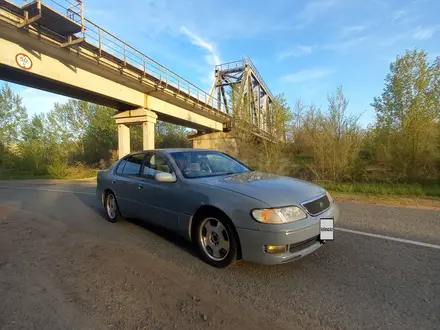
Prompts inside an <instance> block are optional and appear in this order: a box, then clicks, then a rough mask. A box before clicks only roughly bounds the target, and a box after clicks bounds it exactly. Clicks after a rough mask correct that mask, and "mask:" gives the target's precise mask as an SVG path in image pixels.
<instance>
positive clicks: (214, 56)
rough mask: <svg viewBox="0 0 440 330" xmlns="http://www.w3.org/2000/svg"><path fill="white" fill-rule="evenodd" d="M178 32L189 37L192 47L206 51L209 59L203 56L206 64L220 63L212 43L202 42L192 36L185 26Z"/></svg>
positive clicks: (200, 39) (195, 36) (194, 35)
mask: <svg viewBox="0 0 440 330" xmlns="http://www.w3.org/2000/svg"><path fill="white" fill-rule="evenodd" d="M180 32H181V33H183V34H185V35H186V36H187V37H189V39H190V40H191V43H192V44H193V45H196V46H198V47H200V48H202V49H204V50H206V51H208V53H209V55H210V57H206V56H205V60H206V61H207V62H208V64H210V65H212V64H215V65H219V64H220V63H221V61H220V55H219V54H218V52H217V51H216V49H215V46H214V44H213V43H211V42H209V41H206V40H203V39H202V38H200V37H199V36H198V35H196V34H194V33H193V32H191V31H190V30H188V29H187V28H186V27H185V26H182V27H181V28H180Z"/></svg>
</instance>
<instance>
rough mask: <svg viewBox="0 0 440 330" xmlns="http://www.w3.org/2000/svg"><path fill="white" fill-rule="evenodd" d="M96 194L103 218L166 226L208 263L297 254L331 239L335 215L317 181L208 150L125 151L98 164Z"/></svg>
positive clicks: (286, 258) (276, 259) (279, 259)
mask: <svg viewBox="0 0 440 330" xmlns="http://www.w3.org/2000/svg"><path fill="white" fill-rule="evenodd" d="M96 194H97V197H98V199H99V201H100V202H101V203H102V205H103V206H104V208H105V210H106V215H107V218H108V220H109V221H111V222H115V221H117V220H119V219H122V218H139V219H142V220H144V221H148V222H151V223H153V224H156V225H159V226H162V227H165V228H168V229H170V230H173V231H175V232H177V233H179V234H180V235H182V236H183V237H185V238H186V239H188V240H190V241H192V242H194V243H195V245H196V246H197V247H198V250H199V251H200V255H201V258H202V259H203V260H205V261H206V262H207V263H209V264H211V265H213V266H215V267H226V266H229V265H230V264H232V263H233V262H234V261H235V260H238V259H243V260H246V261H251V262H256V263H262V264H280V263H285V262H290V261H293V260H297V259H299V258H301V257H304V256H306V255H308V254H310V253H312V252H314V251H315V250H317V249H318V248H320V247H321V246H322V245H323V244H324V243H325V242H326V241H328V240H332V239H333V224H334V223H335V222H336V221H337V220H338V218H339V209H338V207H337V204H336V203H335V201H334V200H333V199H332V197H331V196H330V195H329V194H328V192H326V191H325V190H324V189H323V188H321V187H319V186H316V185H314V184H311V183H309V182H305V181H301V180H297V179H294V178H290V177H283V176H278V175H274V174H268V173H262V172H258V171H253V170H252V169H250V168H248V167H247V166H245V165H243V164H242V163H240V162H239V161H237V160H236V159H234V158H232V157H230V156H228V155H226V154H224V153H221V152H218V151H213V150H202V149H161V150H151V151H141V152H136V153H132V154H130V155H127V156H125V157H123V158H121V159H120V160H119V161H117V162H116V163H115V164H113V165H112V166H111V167H110V168H109V169H107V170H104V171H99V172H98V175H97V190H96Z"/></svg>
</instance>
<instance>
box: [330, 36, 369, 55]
mask: <svg viewBox="0 0 440 330" xmlns="http://www.w3.org/2000/svg"><path fill="white" fill-rule="evenodd" d="M368 39H369V37H367V36H364V37H359V38H353V39H348V40H344V41H338V42H332V43H328V44H325V45H323V46H322V48H323V49H325V50H333V51H338V52H343V53H345V52H349V51H353V50H356V47H357V46H359V45H361V44H362V43H364V42H365V41H367V40H368Z"/></svg>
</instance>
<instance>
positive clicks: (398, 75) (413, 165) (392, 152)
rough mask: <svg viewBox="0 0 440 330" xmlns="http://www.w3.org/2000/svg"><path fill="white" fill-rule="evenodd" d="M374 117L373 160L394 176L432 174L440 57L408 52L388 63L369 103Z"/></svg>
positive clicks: (439, 101) (409, 177) (439, 103)
mask: <svg viewBox="0 0 440 330" xmlns="http://www.w3.org/2000/svg"><path fill="white" fill-rule="evenodd" d="M372 106H373V107H374V110H375V112H376V117H377V125H376V137H377V140H376V145H377V150H376V154H377V161H378V162H379V163H380V164H383V165H384V166H387V167H389V168H390V169H391V170H392V171H393V172H394V173H395V177H396V180H415V179H417V178H420V177H422V176H426V175H428V176H429V175H434V174H435V173H434V172H435V162H436V160H437V159H438V138H439V134H438V133H439V127H438V120H439V111H440V57H437V59H436V60H435V61H434V63H432V64H430V63H428V54H427V53H426V52H425V51H423V50H422V51H419V50H417V49H414V50H412V51H410V50H407V51H406V52H405V54H404V55H403V56H397V58H396V61H395V62H394V63H392V64H391V65H390V72H389V73H388V75H387V77H386V79H385V88H384V90H383V93H382V95H381V96H380V97H376V98H374V102H373V103H372Z"/></svg>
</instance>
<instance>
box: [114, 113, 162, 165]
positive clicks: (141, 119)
mask: <svg viewBox="0 0 440 330" xmlns="http://www.w3.org/2000/svg"><path fill="white" fill-rule="evenodd" d="M114 118H115V120H116V124H117V125H118V147H119V158H122V157H124V156H125V155H127V154H129V153H130V129H129V126H130V125H142V132H143V149H144V150H151V149H154V127H155V125H156V120H157V115H156V114H155V113H154V112H153V111H150V110H147V109H143V108H141V109H136V110H127V111H123V112H120V113H118V114H117V115H115V116H114Z"/></svg>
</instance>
